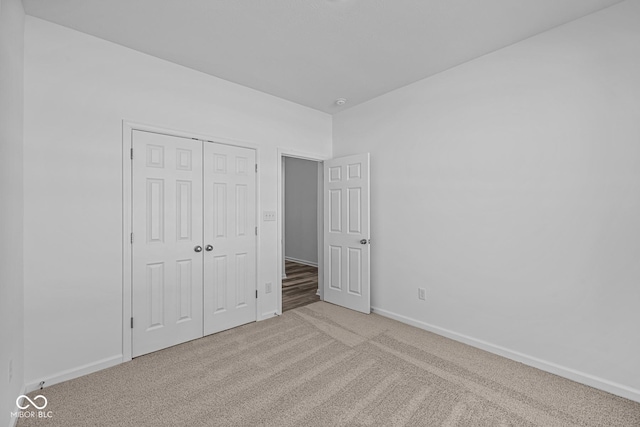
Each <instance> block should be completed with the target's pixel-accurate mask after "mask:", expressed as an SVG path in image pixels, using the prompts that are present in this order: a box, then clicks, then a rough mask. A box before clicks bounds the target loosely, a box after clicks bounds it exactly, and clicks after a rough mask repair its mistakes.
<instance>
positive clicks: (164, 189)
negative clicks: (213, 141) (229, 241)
mask: <svg viewBox="0 0 640 427" xmlns="http://www.w3.org/2000/svg"><path fill="white" fill-rule="evenodd" d="M133 150H134V153H135V156H134V159H133V176H132V179H133V192H132V194H133V238H134V240H133V245H132V253H133V266H132V271H133V307H132V308H133V317H134V322H133V349H132V354H133V356H134V357H135V356H139V355H142V354H145V353H149V352H152V351H156V350H159V349H162V348H166V347H169V346H172V345H175V344H179V343H181V342H185V341H189V340H192V339H195V338H198V337H201V336H202V333H203V326H202V324H203V318H202V272H203V253H202V252H195V251H194V248H195V247H196V246H200V245H202V206H203V205H202V142H200V141H193V140H191V139H187V138H179V137H174V136H166V135H160V134H156V133H149V132H141V131H134V132H133Z"/></svg>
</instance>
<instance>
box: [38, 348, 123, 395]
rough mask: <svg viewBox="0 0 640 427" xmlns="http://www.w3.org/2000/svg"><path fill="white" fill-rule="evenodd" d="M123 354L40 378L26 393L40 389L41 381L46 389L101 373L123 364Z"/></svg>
mask: <svg viewBox="0 0 640 427" xmlns="http://www.w3.org/2000/svg"><path fill="white" fill-rule="evenodd" d="M122 360H123V359H122V354H118V355H116V356H111V357H107V358H105V359H102V360H98V361H96V362H93V363H87V364H86V365H83V366H79V367H77V368H72V369H67V370H66V371H62V372H59V373H57V374H54V375H50V376H48V377H44V378H40V379H39V380H36V381H34V382H31V383H28V384H27V386H26V392H27V393H30V392H32V391H34V390H37V389H39V388H40V381H44V387H45V388H46V387H48V386H50V385H53V384H58V383H61V382H64V381H68V380H72V379H74V378H78V377H81V376H83V375H87V374H92V373H94V372H97V371H101V370H103V369H106V368H110V367H112V366H115V365H119V364H120V363H122Z"/></svg>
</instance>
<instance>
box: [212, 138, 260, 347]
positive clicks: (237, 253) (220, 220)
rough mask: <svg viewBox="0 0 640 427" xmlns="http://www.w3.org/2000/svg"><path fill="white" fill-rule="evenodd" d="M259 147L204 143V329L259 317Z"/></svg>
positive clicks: (228, 326)
mask: <svg viewBox="0 0 640 427" xmlns="http://www.w3.org/2000/svg"><path fill="white" fill-rule="evenodd" d="M255 165H256V157H255V150H251V149H247V148H241V147H235V146H231V145H224V144H206V143H205V146H204V194H205V198H204V236H205V238H204V241H205V244H207V245H211V246H213V248H212V250H211V251H210V252H207V253H206V254H205V259H206V261H205V269H204V312H205V322H204V333H205V335H208V334H212V333H214V332H219V331H223V330H226V329H229V328H232V327H235V326H238V325H243V324H245V323H249V322H253V321H255V320H256V294H255V293H256V170H255Z"/></svg>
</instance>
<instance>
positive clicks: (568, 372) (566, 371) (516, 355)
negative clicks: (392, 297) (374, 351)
mask: <svg viewBox="0 0 640 427" xmlns="http://www.w3.org/2000/svg"><path fill="white" fill-rule="evenodd" d="M371 310H372V311H373V312H374V313H377V314H379V315H381V316H384V317H388V318H391V319H394V320H397V321H399V322H402V323H406V324H408V325H411V326H415V327H416V328H420V329H424V330H426V331H429V332H433V333H434V334H438V335H442V336H444V337H447V338H451V339H452V340H455V341H459V342H462V343H464V344H468V345H470V346H473V347H477V348H480V349H482V350H485V351H488V352H490V353H493V354H497V355H499V356H502V357H506V358H507V359H511V360H515V361H516V362H520V363H524V364H525V365H528V366H532V367H534V368H538V369H540V370H542V371H546V372H550V373H552V374H555V375H558V376H560V377H564V378H567V379H570V380H572V381H575V382H577V383H580V384H584V385H588V386H590V387H593V388H597V389H599V390H603V391H606V392H607V393H611V394H615V395H616V396H621V397H624V398H626V399H629V400H633V401H635V402H640V390H637V389H634V388H631V387H628V386H625V385H623V384H618V383H615V382H613V381H609V380H606V379H604V378H600V377H596V376H595V375H591V374H587V373H584V372H580V371H577V370H575V369H572V368H567V367H566V366H561V365H558V364H556V363H553V362H548V361H546V360H542V359H538V358H537V357H533V356H529V355H526V354H524V353H520V352H517V351H513V350H509V349H508V348H505V347H501V346H499V345H495V344H491V343H489V342H486V341H482V340H479V339H476V338H473V337H470V336H467V335H463V334H459V333H457V332H453V331H450V330H448V329H444V328H440V327H438V326H434V325H430V324H428V323H425V322H422V321H420V320H416V319H412V318H410V317H407V316H403V315H401V314H397V313H393V312H391V311H387V310H383V309H381V308H377V307H371Z"/></svg>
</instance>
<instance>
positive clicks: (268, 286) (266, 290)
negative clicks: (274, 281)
mask: <svg viewBox="0 0 640 427" xmlns="http://www.w3.org/2000/svg"><path fill="white" fill-rule="evenodd" d="M264 293H265V294H270V293H271V282H269V283H266V284H265V285H264Z"/></svg>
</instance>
